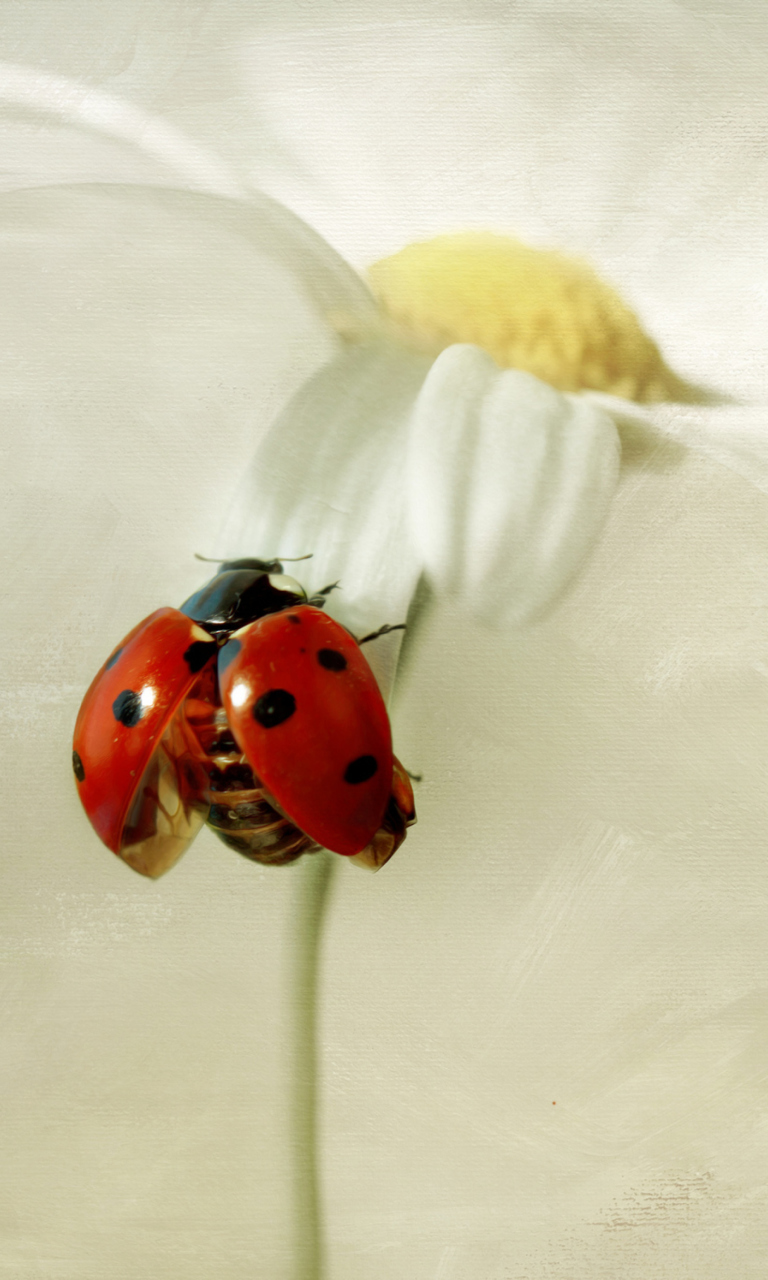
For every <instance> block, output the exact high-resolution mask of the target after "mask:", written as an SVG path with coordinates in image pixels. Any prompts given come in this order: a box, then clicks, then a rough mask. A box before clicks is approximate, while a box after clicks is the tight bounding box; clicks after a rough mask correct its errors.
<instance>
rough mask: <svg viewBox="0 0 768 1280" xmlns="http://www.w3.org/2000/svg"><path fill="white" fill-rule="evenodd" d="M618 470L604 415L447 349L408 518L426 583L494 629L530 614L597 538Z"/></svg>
mask: <svg viewBox="0 0 768 1280" xmlns="http://www.w3.org/2000/svg"><path fill="white" fill-rule="evenodd" d="M618 461H619V444H618V436H617V433H616V429H615V427H614V425H613V422H612V421H611V419H610V418H609V417H608V415H607V414H606V413H604V412H603V411H602V410H600V409H597V408H596V407H594V406H593V405H591V404H588V403H587V402H586V401H584V400H582V399H580V398H577V397H574V396H563V395H560V394H559V392H557V391H554V390H553V389H552V388H551V387H549V386H546V385H545V384H544V383H542V382H539V381H538V379H536V378H534V377H532V376H531V375H530V374H526V373H520V372H517V371H508V372H501V371H500V370H499V369H498V368H497V366H496V365H495V364H494V362H493V361H492V360H491V359H490V357H489V356H487V355H485V353H484V352H482V351H480V350H479V349H478V348H476V347H470V346H455V347H449V348H448V350H447V351H445V352H443V354H442V355H441V356H440V357H439V358H438V359H437V360H436V361H435V364H434V365H433V367H432V369H431V370H430V372H429V375H428V377H427V379H426V381H425V383H424V386H423V388H422V391H421V394H420V396H419V399H418V403H417V405H416V408H415V411H414V421H413V426H412V431H411V438H410V452H409V489H408V493H409V518H410V523H411V529H412V532H413V536H414V539H415V541H416V543H417V545H418V547H419V550H420V552H421V554H422V556H423V559H424V564H425V568H426V571H427V573H428V574H429V577H430V579H431V580H432V582H433V583H434V585H435V586H436V588H437V589H438V590H442V591H445V592H448V593H453V594H456V593H458V594H461V595H463V596H464V597H465V599H466V601H467V602H468V604H469V606H470V607H471V608H472V609H473V610H474V611H475V612H476V613H477V614H478V616H480V617H483V618H484V619H486V620H488V621H490V622H496V623H498V624H499V625H501V624H503V623H510V622H521V621H524V620H525V619H527V618H529V617H531V616H532V615H534V614H536V613H537V612H539V611H540V610H541V609H542V608H544V607H546V606H547V605H548V604H549V603H551V602H552V601H553V600H554V599H555V598H556V597H557V596H558V595H559V594H560V592H561V591H562V590H563V588H564V586H565V585H566V584H567V582H568V581H569V579H570V578H571V577H572V576H573V574H574V573H575V571H576V570H577V568H578V566H579V565H580V563H581V561H582V560H583V558H584V556H585V554H586V553H587V551H588V550H589V548H590V546H591V545H592V543H593V542H594V540H595V538H596V537H597V535H598V533H599V532H600V529H601V528H602V525H603V522H604V520H605V517H606V514H607V511H608V507H609V504H610V500H611V497H612V496H613V493H614V490H615V486H616V479H617V474H618Z"/></svg>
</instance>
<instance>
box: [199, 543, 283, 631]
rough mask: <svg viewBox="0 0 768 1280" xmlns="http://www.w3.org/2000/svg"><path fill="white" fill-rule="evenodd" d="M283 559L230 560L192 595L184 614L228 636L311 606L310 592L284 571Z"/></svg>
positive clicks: (206, 628) (203, 625) (207, 629)
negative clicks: (269, 616) (268, 617)
mask: <svg viewBox="0 0 768 1280" xmlns="http://www.w3.org/2000/svg"><path fill="white" fill-rule="evenodd" d="M282 569H283V566H282V564H281V563H280V561H279V560H269V561H265V560H229V561H225V562H224V564H222V566H221V569H220V570H219V572H218V573H217V574H216V576H215V577H214V578H211V580H210V582H207V583H206V584H205V586H204V587H202V588H201V589H200V590H199V591H196V592H195V594H194V595H191V596H190V597H189V599H188V600H185V601H184V603H183V605H182V606H181V612H182V613H184V614H186V616H187V617H188V618H193V619H194V620H195V622H197V623H199V625H200V626H201V627H204V628H205V630H206V631H210V632H211V634H212V635H217V634H221V633H224V634H228V633H229V632H231V631H237V630H238V629H239V628H240V627H244V626H246V624H247V623H249V622H255V621H256V619H257V618H263V617H264V616H265V614H268V613H279V612H280V610H281V609H290V608H292V607H294V606H295V605H297V604H306V603H307V593H306V591H305V590H304V588H303V587H302V586H300V584H299V583H298V582H297V581H296V580H295V578H289V577H287V575H286V574H284V573H283V571H282Z"/></svg>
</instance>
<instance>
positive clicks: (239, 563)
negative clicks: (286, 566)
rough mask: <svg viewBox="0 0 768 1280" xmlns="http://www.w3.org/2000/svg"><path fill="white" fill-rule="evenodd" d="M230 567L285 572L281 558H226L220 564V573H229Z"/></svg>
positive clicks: (266, 571)
mask: <svg viewBox="0 0 768 1280" xmlns="http://www.w3.org/2000/svg"><path fill="white" fill-rule="evenodd" d="M230 569H260V570H261V572H262V573H282V572H283V566H282V564H281V563H280V561H279V560H257V559H256V558H255V557H251V558H250V559H246V560H224V561H223V562H222V563H221V564H220V565H219V573H227V572H229V570H230Z"/></svg>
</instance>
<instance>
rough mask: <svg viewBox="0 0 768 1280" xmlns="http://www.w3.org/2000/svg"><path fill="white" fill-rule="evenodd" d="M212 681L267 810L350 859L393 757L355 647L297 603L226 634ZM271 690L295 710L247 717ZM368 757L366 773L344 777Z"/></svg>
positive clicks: (369, 676) (382, 714)
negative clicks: (268, 799) (267, 798)
mask: <svg viewBox="0 0 768 1280" xmlns="http://www.w3.org/2000/svg"><path fill="white" fill-rule="evenodd" d="M329 654H331V655H337V656H336V657H335V658H329V657H328V656H327V655H329ZM322 655H326V656H325V659H324V660H323V657H322ZM219 684H220V691H221V698H222V702H223V705H224V707H225V708H226V712H227V720H228V722H229V725H230V728H231V730H232V732H233V734H234V736H235V738H236V740H237V742H238V744H239V746H240V748H241V750H242V751H243V752H244V753H245V755H246V756H247V758H248V761H249V763H250V764H251V766H252V768H253V770H254V772H255V773H256V774H257V775H258V777H259V778H260V779H261V781H262V783H263V785H264V787H265V788H266V789H267V790H268V792H269V793H270V795H271V796H272V797H273V798H274V800H275V801H276V802H277V805H278V806H279V807H280V808H281V809H282V810H283V811H284V812H285V813H286V815H287V816H288V817H289V818H290V819H291V821H292V822H294V823H295V824H296V826H297V827H299V828H300V829H301V830H302V831H305V832H306V833H307V835H309V836H310V837H311V838H312V839H313V840H315V841H317V843H318V844H320V845H323V846H324V847H325V848H326V849H331V850H332V851H333V852H335V853H341V854H344V855H347V856H354V855H355V854H358V853H360V852H361V850H362V849H364V848H365V846H366V845H367V844H368V843H369V841H370V840H371V839H372V837H373V836H374V834H375V833H376V831H377V830H378V828H379V825H380V823H381V821H382V818H383V815H384V811H385V808H386V806H387V801H388V799H389V796H390V792H391V789H392V768H393V763H392V761H393V757H392V737H391V731H390V726H389V718H388V716H387V711H386V707H385V706H384V700H383V698H382V696H381V693H380V691H379V687H378V685H377V683H376V679H375V677H374V675H373V672H372V671H371V668H370V667H369V665H368V663H367V661H366V659H365V656H364V655H363V653H362V651H361V650H360V648H359V646H358V644H357V642H356V641H355V640H354V639H353V638H352V637H351V636H350V635H349V633H348V632H347V631H345V630H344V628H343V627H342V626H340V625H339V623H338V622H335V621H334V620H333V619H332V618H329V617H328V616H327V615H326V614H324V613H322V612H321V610H319V609H316V608H314V607H313V606H312V605H297V606H296V607H295V608H292V609H288V610H283V611H281V612H280V613H273V614H269V615H267V616H266V617H264V618H259V619H258V620H257V621H256V622H252V623H250V624H249V625H248V626H247V627H243V628H242V629H241V630H240V631H238V632H236V633H235V634H234V635H233V636H231V637H230V640H229V643H228V644H227V645H225V646H224V648H223V649H222V651H221V654H220V657H219ZM274 691H278V692H281V693H285V694H287V695H289V696H290V698H291V699H293V701H294V702H295V709H294V710H293V711H292V712H291V713H290V714H289V715H288V716H287V718H285V719H282V720H280V721H279V722H278V723H277V724H272V725H269V726H265V724H263V723H261V722H260V721H259V720H258V719H257V718H256V717H255V715H254V712H255V710H256V708H257V705H258V704H259V701H260V699H262V698H264V697H265V696H266V695H268V694H269V693H270V692H274ZM281 701H282V703H283V705H284V706H285V705H290V704H289V703H286V700H285V699H284V698H283V699H282V700H281ZM371 760H373V761H375V771H374V772H373V773H372V774H371V775H370V776H367V777H364V778H361V779H360V780H359V781H348V780H345V775H346V778H349V777H350V776H352V777H354V776H355V775H356V773H358V774H359V773H363V774H365V772H366V769H368V768H370V761H371ZM361 761H364V762H368V763H367V764H364V765H363V766H362V767H358V768H357V769H356V768H355V766H356V765H359V762H361Z"/></svg>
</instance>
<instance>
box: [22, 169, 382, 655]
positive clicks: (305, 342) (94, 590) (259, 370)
mask: <svg viewBox="0 0 768 1280" xmlns="http://www.w3.org/2000/svg"><path fill="white" fill-rule="evenodd" d="M0 291H1V292H2V296H3V298H4V299H5V301H6V305H5V306H4V308H3V311H2V315H0V346H1V347H2V350H3V352H4V354H5V360H4V362H3V367H2V370H1V371H0V396H1V397H2V400H3V444H4V445H6V446H7V447H8V448H9V450H10V451H11V455H10V456H12V458H13V478H14V485H13V488H12V489H11V490H9V493H8V495H7V499H6V510H5V512H4V515H5V516H6V517H7V518H9V519H10V520H12V521H13V520H18V522H19V524H18V527H19V528H20V529H24V530H25V537H27V536H31V534H32V532H33V528H34V533H35V537H37V538H39V544H38V545H39V546H46V547H53V546H55V547H56V548H57V565H58V567H56V568H55V570H54V567H53V562H51V564H52V572H53V574H54V576H53V579H52V585H51V590H52V591H53V592H54V595H55V598H56V600H57V602H59V603H61V602H60V601H59V595H60V593H61V592H62V591H64V584H65V583H66V595H67V599H68V600H69V601H71V602H74V601H80V600H83V599H84V600H87V601H88V602H89V604H88V608H89V610H92V613H91V622H90V623H89V625H88V637H89V638H88V643H89V644H92V645H93V646H94V648H93V653H92V657H91V661H90V662H89V663H88V665H89V666H90V665H91V662H92V661H93V660H94V659H96V658H98V661H97V663H96V665H97V666H98V664H99V662H100V661H101V657H100V654H101V651H102V648H103V646H104V645H105V644H107V645H109V644H110V643H111V642H112V639H113V638H114V637H115V636H117V637H118V638H119V636H120V635H121V634H124V633H125V631H126V630H127V629H128V627H130V626H132V625H134V623H135V622H136V621H138V619H139V618H140V617H142V616H143V614H146V613H147V612H149V611H150V610H151V609H153V608H155V607H157V606H158V605H160V604H175V603H177V602H179V601H180V600H183V599H184V598H185V595H188V594H189V593H190V592H191V591H192V590H194V589H195V587H196V586H199V585H200V582H201V578H202V575H203V574H204V572H205V571H204V570H201V568H200V566H199V565H196V564H195V561H194V559H193V553H194V552H196V551H199V552H202V553H204V554H209V555H217V554H218V553H219V552H220V550H221V548H220V547H219V546H218V545H217V544H216V541H215V530H216V528H217V527H218V525H219V523H220V521H221V518H222V511H223V510H226V507H227V504H228V502H229V498H230V494H231V492H232V491H233V490H234V489H235V487H236V484H237V480H238V476H239V474H240V471H241V468H242V466H243V465H244V463H245V462H246V461H247V459H248V458H249V457H250V456H251V454H252V452H253V448H254V443H255V441H256V440H257V439H258V437H259V435H260V434H261V433H262V431H263V430H264V429H265V428H266V427H267V426H268V425H269V423H270V422H271V420H272V419H273V418H274V416H275V414H276V413H278V412H279V411H280V409H281V408H282V406H283V404H284V403H285V402H286V401H287V400H288V399H289V398H290V395H291V394H292V393H293V391H294V390H295V389H296V388H297V387H298V386H300V385H301V384H302V383H303V381H304V380H305V379H306V378H307V377H309V376H310V375H311V374H312V373H314V371H315V370H316V369H318V368H319V367H321V366H322V365H323V364H324V363H325V362H326V361H328V360H329V359H332V358H333V357H334V355H335V354H336V352H338V351H340V350H341V349H342V344H341V342H340V341H339V340H338V338H337V337H336V334H335V333H334V332H333V330H332V329H331V326H330V325H329V323H328V319H327V313H328V312H329V311H338V310H346V311H348V312H353V313H359V314H361V315H365V314H367V313H368V312H369V311H370V310H371V308H372V303H371V301H370V298H369V296H368V294H367V291H366V289H365V287H364V286H363V285H362V284H361V282H360V281H359V279H358V278H357V276H356V275H355V274H354V272H352V271H351V270H350V269H349V268H348V267H347V266H346V265H345V264H344V263H343V262H342V261H341V259H339V258H338V256H337V255H336V254H335V253H334V252H333V250H332V249H331V248H330V247H329V246H328V245H326V244H325V243H324V242H323V241H322V240H321V239H320V238H319V237H318V236H316V235H314V233H313V232H312V231H311V230H310V229H309V228H308V227H306V226H304V224H302V223H301V222H299V220H298V219H296V218H294V217H293V215H291V214H290V213H289V212H288V211H287V210H283V209H281V208H280V206H278V205H276V204H274V203H273V202H272V201H270V200H267V199H263V200H256V201H253V202H249V203H248V204H245V203H242V202H239V201H232V200H227V199H220V198H217V197H212V196H207V195H200V194H191V193H188V192H180V191H174V190H170V189H162V190H161V189H150V188H141V187H133V186H129V187H124V186H118V185H107V186H88V185H83V186H72V187H47V188H40V189H37V190H32V191H16V192H10V193H6V194H4V195H0ZM6 484H8V480H6ZM73 492H76V494H77V502H76V503H75V505H74V506H73V505H72V495H73ZM30 510H34V511H35V513H36V516H35V522H34V526H33V525H32V524H31V523H30V521H29V518H28V517H27V516H25V514H24V513H25V512H28V511H30ZM62 510H63V511H68V512H69V515H68V517H67V519H66V520H63V518H62ZM105 530H106V531H108V532H105ZM117 583H120V587H119V589H118V587H117ZM129 584H132V585H129ZM132 592H135V596H132ZM78 608H80V605H79V604H78ZM134 610H136V612H135V613H134ZM78 616H79V615H78ZM77 647H78V646H77V645H76V646H75V648H77ZM86 669H87V668H86ZM94 669H95V668H94Z"/></svg>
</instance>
